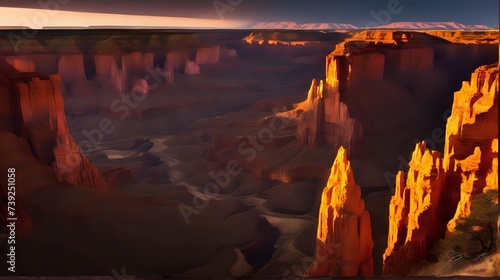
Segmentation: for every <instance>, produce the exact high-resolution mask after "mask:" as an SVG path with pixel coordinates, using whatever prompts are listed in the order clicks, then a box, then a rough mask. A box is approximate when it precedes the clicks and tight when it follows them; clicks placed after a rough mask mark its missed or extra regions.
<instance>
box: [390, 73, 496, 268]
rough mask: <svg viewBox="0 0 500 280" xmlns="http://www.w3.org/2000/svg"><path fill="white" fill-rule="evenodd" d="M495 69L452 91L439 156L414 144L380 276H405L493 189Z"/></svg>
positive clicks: (394, 208)
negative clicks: (436, 242)
mask: <svg viewBox="0 0 500 280" xmlns="http://www.w3.org/2000/svg"><path fill="white" fill-rule="evenodd" d="M497 100H498V68H497V65H496V64H494V65H489V66H482V67H479V68H478V69H476V71H475V72H474V73H473V74H472V77H471V81H470V82H464V83H463V86H462V89H461V90H460V91H458V92H456V93H455V96H454V101H453V105H452V112H451V116H450V117H449V118H448V121H447V125H446V138H445V150H444V155H443V158H441V156H440V155H439V153H438V152H435V151H429V150H428V149H427V148H426V146H425V143H420V144H417V146H416V149H415V152H414V153H413V155H412V160H411V162H410V169H409V171H408V178H407V180H406V184H405V179H404V174H403V173H402V172H400V173H399V174H398V176H397V180H396V194H395V195H394V196H393V198H392V200H391V203H390V206H389V212H390V216H389V238H388V247H387V250H386V252H385V254H384V271H383V273H384V274H385V275H406V274H408V273H409V272H410V269H411V266H412V262H413V261H418V260H422V259H424V258H426V257H427V256H428V253H429V250H430V249H431V247H432V245H433V244H434V242H435V241H437V240H438V239H439V238H443V237H444V236H445V233H453V232H454V231H455V226H456V225H457V220H458V219H460V218H464V217H467V216H469V215H470V214H471V203H472V200H473V199H474V197H475V196H476V195H477V194H479V193H482V192H484V191H486V190H492V189H493V190H498V179H497V178H498V103H497V102H498V101H497Z"/></svg>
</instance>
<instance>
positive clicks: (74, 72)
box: [57, 53, 87, 86]
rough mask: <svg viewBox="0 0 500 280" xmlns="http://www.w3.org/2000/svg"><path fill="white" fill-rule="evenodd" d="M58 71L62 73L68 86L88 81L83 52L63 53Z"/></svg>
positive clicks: (63, 79)
mask: <svg viewBox="0 0 500 280" xmlns="http://www.w3.org/2000/svg"><path fill="white" fill-rule="evenodd" d="M57 73H58V74H59V75H61V78H62V81H63V83H64V84H65V85H66V86H70V85H74V84H76V83H78V82H82V81H86V80H87V77H86V75H85V68H84V65H83V55H82V54H81V53H79V54H63V55H61V56H60V57H59V66H58V72H57Z"/></svg>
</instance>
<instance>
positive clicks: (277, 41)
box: [0, 26, 498, 277]
mask: <svg viewBox="0 0 500 280" xmlns="http://www.w3.org/2000/svg"><path fill="white" fill-rule="evenodd" d="M313 27H314V26H312V27H311V28H313ZM314 28H316V27H314ZM318 28H319V27H318ZM79 32H80V33H79V34H78V35H75V34H64V32H62V34H63V35H61V36H59V37H58V38H55V37H54V34H55V31H46V32H42V34H41V35H40V37H38V38H37V39H34V40H30V42H29V43H26V44H21V45H19V46H18V47H19V49H20V53H18V54H15V53H13V52H12V51H13V50H12V49H9V44H8V43H6V42H2V41H1V40H0V46H2V47H1V50H2V56H4V57H5V61H3V60H1V62H0V63H1V64H0V66H1V67H0V79H2V80H1V85H2V86H0V93H1V94H0V98H1V100H0V106H2V108H1V110H0V114H1V116H0V124H1V129H2V130H1V131H2V137H1V139H2V140H1V141H2V145H1V146H2V147H5V148H2V149H1V152H2V155H5V157H2V158H5V159H8V160H2V161H0V167H1V168H4V167H5V168H7V166H10V165H13V166H15V167H16V170H18V175H17V176H18V177H20V178H21V179H19V180H20V182H19V190H18V192H19V194H18V202H19V204H20V205H21V206H22V210H21V208H19V213H18V218H19V221H20V224H22V232H24V233H23V235H22V236H23V237H22V238H23V239H22V243H21V245H20V247H19V249H18V250H19V252H20V253H19V254H20V259H21V260H22V263H23V266H22V267H19V269H20V270H21V271H23V273H26V274H36V273H38V271H42V272H41V273H45V274H50V275H74V274H73V273H75V271H76V272H78V274H80V275H82V274H94V273H97V274H106V275H107V274H108V272H109V271H110V270H111V269H113V268H115V269H116V268H120V267H123V266H124V265H126V266H127V272H130V273H133V274H134V275H145V274H148V275H150V274H151V273H153V274H157V275H171V276H183V277H199V276H204V275H211V276H221V277H228V276H233V277H269V276H274V277H276V276H280V275H289V276H290V274H292V276H293V275H296V276H302V275H309V276H326V275H330V276H332V275H333V276H380V275H382V274H383V275H409V274H417V272H418V273H421V274H422V275H430V274H431V273H428V274H426V273H427V272H425V271H427V270H425V269H427V268H430V267H432V263H431V264H428V263H425V261H429V259H430V257H429V256H430V255H431V253H433V252H434V250H436V248H438V247H436V246H437V245H435V244H438V243H439V242H441V241H440V240H445V241H443V242H445V243H446V242H451V241H446V240H452V239H453V238H455V236H459V234H461V232H462V229H461V228H460V226H459V227H458V228H457V225H462V224H463V221H464V219H465V220H466V219H467V218H468V217H473V216H474V215H475V214H474V213H475V210H474V209H475V207H476V206H474V205H476V204H477V198H479V199H484V195H490V192H491V191H492V190H495V187H496V189H498V181H497V179H496V178H497V175H496V174H497V173H495V171H496V172H497V168H498V167H497V166H498V160H497V158H498V149H497V145H498V140H497V138H498V136H497V135H498V131H497V128H496V127H497V114H498V109H497V103H496V102H497V97H498V70H497V68H496V67H497V66H495V65H490V63H492V62H495V61H497V60H498V47H497V46H496V45H494V42H493V43H492V42H490V41H488V40H487V39H484V38H485V36H486V35H485V34H483V33H478V34H474V33H473V32H465V33H467V34H465V33H463V34H461V35H460V33H459V32H458V31H450V32H451V33H447V32H448V31H446V32H444V31H443V32H441V31H439V34H438V33H435V34H434V33H432V32H430V31H429V32H427V31H426V32H417V31H398V30H378V31H372V30H364V31H359V32H358V31H348V32H346V31H342V32H328V33H322V32H316V31H311V30H306V31H290V30H286V31H276V30H272V31H265V30H260V31H258V32H257V31H252V32H250V31H245V30H241V31H232V32H220V33H218V32H213V33H212V32H210V31H197V32H185V33H183V32H180V31H172V32H163V31H159V32H157V33H155V32H152V31H142V32H140V31H115V32H113V33H112V34H110V33H106V32H105V31H96V32H94V33H86V32H84V31H79ZM436 32H437V31H436ZM490 35H491V34H490ZM490 35H487V36H486V37H488V36H490ZM460 36H465V37H466V38H462V39H463V40H464V42H465V41H467V43H469V44H466V43H464V42H460V40H462V39H461V38H460ZM474 40H477V42H478V43H471V42H474ZM254 42H258V43H257V44H255V43H254ZM333 46H335V47H333ZM464 57H466V58H467V59H463V58H464ZM459 58H462V59H459ZM481 65H487V66H481ZM35 71H36V72H38V73H35ZM471 72H473V74H472V78H471ZM465 80H470V82H464V83H463V84H462V82H463V81H465ZM460 84H462V89H461V90H460V91H457V90H458V89H459V86H460ZM453 92H456V93H455V95H454V96H453ZM449 109H451V111H450V112H451V113H450V114H449V118H448V115H446V112H448V110H449ZM443 112H444V113H443ZM443 115H446V118H445V119H443ZM437 128H439V129H441V128H442V132H443V133H442V135H440V136H439V135H438V136H439V137H434V136H435V134H436V133H435V131H436V129H437ZM444 129H446V130H444ZM439 131H441V130H439ZM483 131H486V133H484V132H483ZM429 135H431V136H432V137H430V138H431V139H434V140H435V141H433V142H431V141H428V138H429ZM441 136H442V137H441ZM441 138H442V141H437V140H440V139H441ZM438 151H439V152H438ZM412 152H413V153H412ZM409 154H411V158H410V159H409V160H408V161H407V162H404V160H405V159H404V157H405V156H406V155H409ZM387 174H394V180H392V181H391V180H387ZM1 179H2V180H3V181H5V180H4V178H3V177H2V178H1ZM21 186H22V187H21ZM5 187H6V186H4V185H2V191H4V188H5ZM393 191H394V192H393ZM3 197H4V195H3V193H2V198H3ZM5 202H6V201H4V200H0V206H1V207H2V213H5V209H4V208H5V207H4V205H5ZM4 217H5V214H2V219H4ZM21 221H22V222H21ZM467 221H469V220H467ZM474 226H475V228H479V227H480V228H481V230H480V233H481V234H484V233H487V230H486V229H487V228H488V226H487V225H483V224H477V225H476V224H474ZM53 228H58V229H61V233H58V232H54V230H53ZM172 229H175V230H172ZM108 239H109V240H108ZM110 240H113V241H112V242H111V243H109V242H108V241H110ZM172 240H175V242H172ZM56 244H59V245H57V246H55V245H56ZM50 246H52V247H54V248H59V249H55V250H54V251H53V252H50V253H47V252H44V250H42V249H40V248H47V247H50ZM438 249H439V248H438ZM144 250H146V251H148V252H147V253H139V254H135V253H136V252H141V251H144ZM195 250H196V252H197V253H196V254H194V253H193V252H194V251H195ZM32 251H33V252H34V253H30V254H28V253H27V252H32ZM78 252H80V253H78ZM130 252H134V254H130ZM171 252H178V253H176V254H173V253H171ZM461 253H463V252H461ZM46 254H48V255H46ZM79 254H81V256H80V257H76V258H75V257H71V256H74V255H79ZM42 255H43V256H44V257H43V258H42ZM96 256H97V257H96ZM116 256H118V257H116ZM2 257H4V256H2ZM439 257H440V256H439ZM311 258H312V260H314V263H313V264H312V265H309V264H308V265H304V263H305V262H304V260H311ZM35 259H36V260H39V259H41V261H40V262H39V263H38V262H35V261H34V260H35ZM1 260H2V261H3V259H1ZM56 262H57V263H59V265H58V267H64V269H62V270H61V269H58V268H54V266H53V265H52V264H54V263H56ZM423 262H424V263H423ZM297 264H299V265H302V268H301V269H299V270H303V271H302V272H298V271H297V269H295V267H296V265H297ZM462 264H463V265H464V267H465V266H467V265H468V263H466V262H465V261H464V262H463V263H462ZM422 267H424V268H425V269H422ZM415 269H418V270H419V271H417V272H415ZM464 273H465V272H464ZM485 273H486V272H485Z"/></svg>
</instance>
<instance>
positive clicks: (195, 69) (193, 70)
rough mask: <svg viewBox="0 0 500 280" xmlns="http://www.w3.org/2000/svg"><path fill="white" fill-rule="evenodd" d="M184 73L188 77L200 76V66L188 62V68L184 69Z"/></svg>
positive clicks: (193, 62)
mask: <svg viewBox="0 0 500 280" xmlns="http://www.w3.org/2000/svg"><path fill="white" fill-rule="evenodd" d="M184 73H185V74H186V75H199V74H200V65H198V64H197V63H196V62H195V61H190V60H187V61H186V66H185V68H184Z"/></svg>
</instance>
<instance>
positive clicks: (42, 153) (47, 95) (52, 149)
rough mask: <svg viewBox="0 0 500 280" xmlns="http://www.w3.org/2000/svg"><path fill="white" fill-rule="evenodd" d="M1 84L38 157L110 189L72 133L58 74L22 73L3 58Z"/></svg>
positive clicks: (83, 182) (78, 180)
mask: <svg viewBox="0 0 500 280" xmlns="http://www.w3.org/2000/svg"><path fill="white" fill-rule="evenodd" d="M0 70H1V71H2V72H1V73H2V74H3V75H2V76H3V77H4V79H3V80H4V81H5V82H6V83H5V84H3V85H2V88H3V90H2V91H4V92H3V93H7V94H6V95H5V96H7V98H6V100H5V101H6V104H9V105H8V107H10V116H9V117H11V118H12V119H13V120H14V121H15V122H16V124H14V126H13V127H15V128H18V129H19V128H20V134H21V136H22V137H23V138H24V139H26V141H27V143H28V145H29V146H30V147H31V151H32V152H33V155H34V156H35V158H36V159H37V160H38V161H39V162H40V163H42V164H44V165H47V166H51V167H53V168H54V171H55V173H56V174H57V175H58V176H60V179H62V180H65V181H67V182H68V183H70V184H72V185H75V186H79V187H84V188H94V189H107V185H106V182H105V181H104V179H103V178H102V176H101V174H100V172H99V170H98V169H97V167H95V166H94V165H93V164H92V163H90V161H89V160H88V159H87V158H86V157H85V156H84V155H83V153H82V151H81V149H80V147H79V146H78V145H77V144H76V143H75V141H74V140H73V138H72V137H71V135H70V133H69V130H68V126H67V123H66V116H65V114H64V103H63V98H62V95H61V91H60V89H59V86H60V84H61V77H60V76H59V75H49V76H46V75H41V74H37V73H26V74H24V75H23V74H21V73H19V72H18V71H17V70H16V69H14V68H13V67H11V66H10V65H8V64H7V63H5V61H3V62H2V63H1V65H0Z"/></svg>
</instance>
